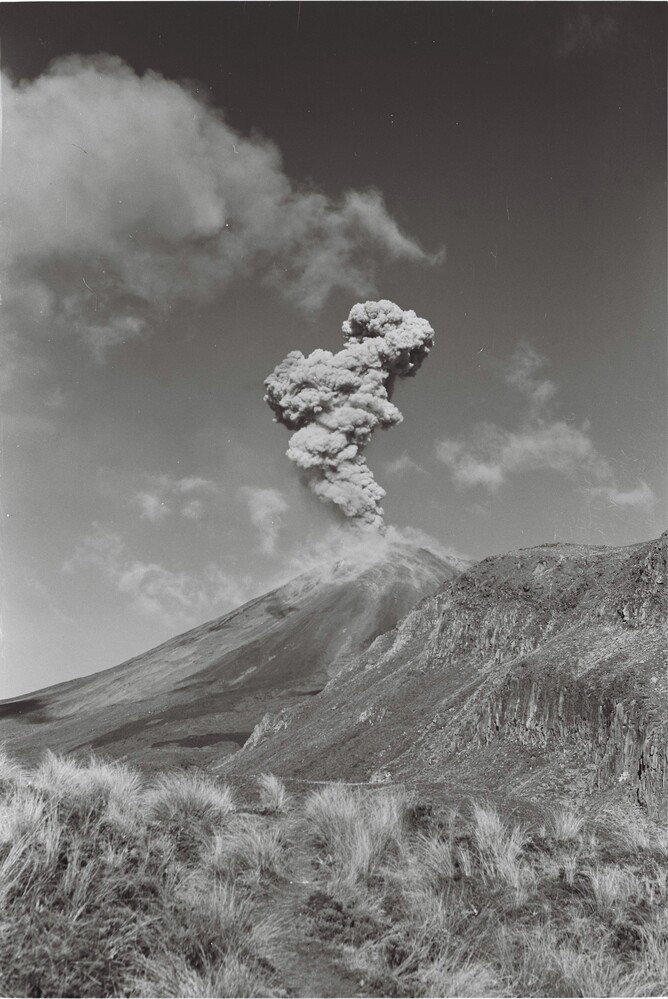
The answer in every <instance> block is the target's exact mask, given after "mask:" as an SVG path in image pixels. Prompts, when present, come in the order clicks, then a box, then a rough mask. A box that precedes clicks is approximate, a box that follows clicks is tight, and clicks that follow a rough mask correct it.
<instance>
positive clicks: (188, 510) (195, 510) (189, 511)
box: [181, 499, 205, 520]
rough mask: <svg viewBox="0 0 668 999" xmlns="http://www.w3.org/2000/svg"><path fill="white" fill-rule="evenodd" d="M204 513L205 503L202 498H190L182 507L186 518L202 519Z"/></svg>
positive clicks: (183, 515)
mask: <svg viewBox="0 0 668 999" xmlns="http://www.w3.org/2000/svg"><path fill="white" fill-rule="evenodd" d="M204 513H205V509H204V503H203V502H202V500H201V499H192V500H188V502H187V503H186V504H185V506H183V507H181V516H182V517H185V518H186V520H201V519H202V517H203V516H204Z"/></svg>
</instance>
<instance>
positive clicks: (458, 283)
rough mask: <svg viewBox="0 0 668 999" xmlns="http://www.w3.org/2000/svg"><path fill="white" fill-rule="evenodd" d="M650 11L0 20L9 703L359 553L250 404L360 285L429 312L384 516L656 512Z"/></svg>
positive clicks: (657, 127)
mask: <svg viewBox="0 0 668 999" xmlns="http://www.w3.org/2000/svg"><path fill="white" fill-rule="evenodd" d="M665 19H666V12H665V6H664V5H663V4H661V3H630V4H625V3H614V4H607V3H583V4H571V3H559V4H550V3H540V4H539V3H536V4H532V3H527V4H519V3H499V4H494V3H462V4H457V3H402V2H397V3H384V2H381V3H371V4H366V3H316V2H314V3H309V2H304V3H300V4H298V3H291V2H286V3H243V2H240V3H211V4H200V3H188V4H182V3H160V2H157V3H148V4H141V3H85V4H84V3H72V4H68V3H58V2H56V3H48V4H41V3H9V4H3V5H2V7H0V40H1V45H2V49H1V60H2V73H3V79H2V108H3V128H2V140H3V141H2V216H3V230H2V244H1V247H0V261H1V264H0V266H1V272H2V273H1V276H2V317H3V318H2V341H1V343H0V390H1V396H0V411H1V414H2V415H1V427H0V429H1V442H2V459H1V466H0V472H1V475H2V478H1V480H0V501H1V507H2V508H1V511H0V521H1V529H2V534H1V536H0V544H1V557H2V566H3V569H2V578H1V579H0V582H1V584H2V634H3V641H2V659H1V662H0V685H1V689H0V696H2V697H11V696H16V695H18V694H21V693H24V692H27V691H30V690H35V689H38V688H41V687H44V686H47V685H50V684H53V683H57V682H60V681H63V680H67V679H70V678H72V677H76V676H83V675H86V674H89V673H92V672H95V671H97V670H99V669H103V668H106V667H109V666H113V665H115V664H117V663H120V662H122V661H124V660H125V659H128V658H129V657H131V656H134V655H138V654H140V653H142V652H144V651H146V650H148V649H149V648H151V647H153V646H155V645H157V644H158V643H160V642H162V641H164V640H166V639H168V638H169V637H171V636H172V635H175V634H178V633H179V632H181V631H184V630H185V629H187V628H189V627H192V626H194V625H196V624H198V623H201V622H203V621H205V620H208V619H210V618H214V617H217V616H220V615H222V614H224V613H226V612H227V611H229V610H230V609H232V608H233V607H235V606H237V605H239V604H241V603H243V602H244V601H245V600H247V599H250V598H251V597H252V596H255V595H257V594H260V593H262V592H265V591H266V590H268V589H269V588H270V587H272V586H274V585H277V584H278V583H279V582H281V581H282V580H285V579H287V578H289V577H290V576H291V575H294V574H296V573H297V572H299V571H300V570H301V569H303V568H305V567H307V566H309V565H311V564H312V563H314V562H317V561H318V559H321V558H324V557H326V556H328V555H331V554H332V553H335V552H341V551H345V550H346V546H348V547H350V545H352V546H353V548H355V547H356V546H359V545H360V544H361V542H360V541H359V535H358V533H357V532H356V531H355V530H353V528H352V526H351V524H350V522H348V523H346V521H345V518H344V517H343V516H341V514H340V512H339V510H338V508H337V507H336V506H334V505H332V504H331V503H323V502H321V501H320V500H319V499H318V497H317V496H316V495H314V493H313V491H312V490H311V489H309V488H308V487H307V485H306V484H305V481H304V473H303V471H302V472H300V470H299V469H298V468H296V467H295V464H294V462H291V461H290V460H289V459H288V458H287V457H286V449H287V447H288V442H289V440H290V430H289V429H286V427H285V426H282V425H280V423H277V422H274V413H273V412H272V410H271V409H270V407H269V406H268V405H267V403H266V402H265V401H264V394H265V388H264V380H265V379H266V378H267V377H268V376H269V375H271V373H272V372H273V371H274V369H275V368H276V367H277V365H280V364H281V362H283V360H284V358H286V356H287V355H288V354H289V353H290V351H295V350H299V351H301V352H302V353H303V354H304V355H307V356H308V355H309V354H310V353H311V352H312V351H314V350H316V349H323V350H326V351H330V352H332V354H335V353H336V352H338V351H340V350H341V349H342V348H343V346H344V338H343V334H342V332H341V327H342V324H343V323H344V322H345V321H346V320H347V319H348V316H349V314H350V312H351V309H352V308H353V306H355V305H356V304H357V303H365V302H367V301H377V300H389V301H390V302H393V303H396V304H397V305H398V306H399V308H400V309H401V310H404V311H408V310H413V311H414V312H415V314H416V316H417V317H419V318H420V319H423V320H426V322H427V323H428V324H429V325H430V326H431V328H432V329H433V331H434V338H433V339H434V344H433V348H432V349H431V351H430V352H429V354H428V356H426V357H424V359H423V363H422V365H421V367H420V370H419V371H418V372H416V373H415V377H407V378H399V379H397V381H396V384H395V387H394V392H393V395H392V404H393V405H394V406H396V407H397V409H398V410H399V411H400V413H401V414H402V415H403V421H402V422H397V421H396V420H393V421H390V423H389V424H386V426H387V429H386V430H383V429H380V428H379V429H377V430H376V431H375V432H374V433H373V435H372V436H370V437H369V440H368V444H367V446H366V449H365V451H364V458H365V460H366V464H367V467H368V469H369V470H370V472H371V473H372V476H373V482H374V483H375V484H376V486H379V487H381V488H382V489H383V490H385V491H386V495H385V496H384V498H382V509H383V510H384V522H385V525H386V527H387V531H388V534H387V537H390V538H400V539H404V540H409V541H414V542H417V543H422V544H427V545H429V546H431V547H432V548H433V549H434V550H436V551H442V552H450V553H453V554H456V555H460V556H463V557H467V558H470V559H476V560H477V559H480V558H484V557H486V556H488V555H491V554H494V553H500V552H504V551H507V550H509V549H515V548H520V547H528V546H531V545H537V544H542V543H547V542H558V541H564V542H576V543H586V544H593V545H627V544H632V543H634V542H638V541H643V540H647V539H649V538H652V537H656V536H658V534H659V533H660V532H661V531H662V530H664V529H665V512H666V394H667V393H666V371H667V365H666V304H665V303H666V280H665V274H666V250H665V246H666V222H665V218H666V191H665V177H666V163H665V148H666V134H665V121H666V114H665V112H666V95H665V88H664V80H665V69H666V67H665V51H666V45H665V42H666V37H665V35H666V31H665Z"/></svg>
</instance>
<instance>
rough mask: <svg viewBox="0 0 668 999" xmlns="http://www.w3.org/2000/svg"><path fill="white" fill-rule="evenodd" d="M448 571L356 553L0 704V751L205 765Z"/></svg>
mask: <svg viewBox="0 0 668 999" xmlns="http://www.w3.org/2000/svg"><path fill="white" fill-rule="evenodd" d="M458 571H459V569H458V566H457V565H456V564H455V563H454V562H453V563H448V562H445V561H444V560H442V559H440V558H438V557H437V556H436V555H433V554H432V553H431V552H429V551H427V550H426V549H420V548H415V547H412V546H410V545H401V544H394V545H391V546H388V547H387V548H385V549H384V554H383V556H382V557H378V556H373V555H372V556H365V553H364V552H360V556H359V561H356V562H355V563H352V562H339V563H337V564H336V565H334V566H330V567H325V569H324V570H319V571H317V572H311V573H306V574H304V575H302V576H300V577H299V578H297V579H295V580H293V581H292V582H290V583H288V584H286V585H285V586H282V587H280V588H279V589H277V590H274V591H273V592H271V593H269V594H266V595H264V596H262V597H258V598H257V599H255V600H252V601H250V602H249V603H247V604H245V605H244V606H243V607H240V608H239V609H237V610H235V611H232V613H230V614H227V615H225V616H224V617H221V618H219V619H218V620H215V621H211V622H208V623H206V624H203V625H200V626H199V627H197V628H194V629H192V630H191V631H188V632H186V633H185V634H183V635H179V636H177V637H176V638H173V639H171V640H170V641H168V642H165V643H164V644H163V645H160V646H159V647H158V648H156V649H153V650H151V651H150V652H147V653H145V654H143V655H141V656H137V657H136V658H134V659H131V660H130V661H128V662H126V663H123V664H122V665H120V666H116V667H114V668H112V669H108V670H105V671H104V672H100V673H95V674H93V675H91V676H87V677H84V678H82V679H76V680H71V681H68V682H67V683H62V684H58V685H57V686H54V687H49V688H46V689H44V690H41V691H37V692H35V693H34V694H31V695H28V696H24V697H19V698H14V699H12V700H10V701H3V702H0V741H3V742H4V743H5V744H6V747H7V749H8V750H10V751H11V752H13V753H16V754H18V755H20V756H21V757H22V758H24V759H28V760H34V759H35V758H36V757H37V756H38V755H39V753H40V752H41V751H42V750H43V749H45V748H50V749H53V750H59V751H67V752H71V751H75V750H80V751H85V750H88V749H93V750H96V751H100V752H103V753H104V754H105V755H110V756H113V757H127V758H129V759H131V760H133V761H134V762H136V763H139V764H141V765H142V766H147V765H148V766H160V765H181V764H184V763H198V764H204V763H206V762H207V760H209V759H210V758H211V757H212V756H214V755H215V756H216V757H220V755H221V753H222V754H226V753H231V752H234V751H236V750H237V749H238V748H239V746H240V745H241V744H243V742H244V741H245V740H246V739H247V738H248V736H249V735H250V733H251V731H252V729H253V727H254V725H255V724H256V723H257V722H258V721H259V720H260V719H261V717H262V715H263V714H264V713H265V712H266V711H267V710H274V711H276V710H279V709H280V708H282V707H284V706H285V705H289V704H294V703H297V702H299V701H301V700H303V699H305V698H309V697H310V695H313V694H316V693H317V692H318V691H319V690H321V689H322V688H323V687H324V686H325V684H326V683H327V682H328V680H329V679H330V678H331V677H332V676H334V675H335V674H336V672H337V671H338V670H340V669H341V668H342V667H343V666H345V664H346V663H348V662H349V661H351V660H355V659H356V658H357V657H358V656H359V655H360V654H361V653H362V652H363V651H364V650H365V649H366V648H367V647H368V646H369V645H370V644H371V643H372V642H373V640H374V639H375V638H376V637H377V636H379V635H380V634H382V633H383V632H385V631H387V630H388V629H391V628H393V627H394V626H395V625H396V623H397V622H398V621H399V620H401V619H402V618H403V617H404V616H405V615H406V614H407V613H408V611H409V610H410V609H411V608H412V607H413V606H414V604H415V603H417V602H418V601H419V600H420V599H422V598H423V597H424V596H426V595H428V594H431V593H433V592H434V591H435V590H436V589H437V588H438V586H439V585H440V584H441V583H442V582H443V581H444V580H446V579H448V578H450V577H452V576H454V575H456V574H457V572H458Z"/></svg>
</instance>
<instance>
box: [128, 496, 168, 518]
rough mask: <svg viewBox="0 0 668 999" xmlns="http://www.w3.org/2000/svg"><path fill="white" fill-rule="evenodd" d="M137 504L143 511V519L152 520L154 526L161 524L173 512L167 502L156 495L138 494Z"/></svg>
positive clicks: (136, 497)
mask: <svg viewBox="0 0 668 999" xmlns="http://www.w3.org/2000/svg"><path fill="white" fill-rule="evenodd" d="M135 502H136V503H137V505H138V506H139V509H140V510H141V515H142V517H145V518H146V519H147V520H150V521H151V523H152V524H157V523H159V522H160V521H161V520H164V519H165V517H167V516H169V514H170V513H171V512H172V511H171V510H170V508H169V507H168V506H167V503H166V502H165V500H164V499H162V497H160V496H156V495H155V494H154V493H145V492H141V493H137V495H136V496H135Z"/></svg>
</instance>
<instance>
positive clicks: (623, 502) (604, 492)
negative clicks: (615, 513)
mask: <svg viewBox="0 0 668 999" xmlns="http://www.w3.org/2000/svg"><path fill="white" fill-rule="evenodd" d="M587 492H588V493H589V494H590V495H591V496H602V497H604V498H605V499H607V500H608V502H609V503H611V504H612V506H621V507H629V508H631V509H633V510H646V511H650V510H652V509H653V508H654V507H655V506H656V503H657V501H658V500H657V496H656V493H655V492H654V490H653V489H652V487H651V486H649V485H648V484H647V483H646V482H645V481H644V479H641V480H640V484H639V485H638V486H636V488H635V489H626V490H623V489H619V488H618V487H617V486H592V487H590V488H589V489H587Z"/></svg>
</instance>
